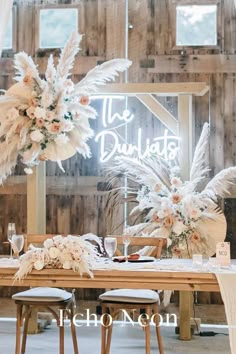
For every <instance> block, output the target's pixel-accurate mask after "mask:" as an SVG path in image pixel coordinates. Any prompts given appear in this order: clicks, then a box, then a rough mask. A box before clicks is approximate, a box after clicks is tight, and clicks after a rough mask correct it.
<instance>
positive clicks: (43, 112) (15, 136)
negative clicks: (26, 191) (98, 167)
mask: <svg viewBox="0 0 236 354" xmlns="http://www.w3.org/2000/svg"><path fill="white" fill-rule="evenodd" d="M81 38H82V36H81V35H79V34H78V33H76V32H74V33H72V35H71V37H70V39H69V40H68V42H67V44H66V46H65V48H64V49H63V50H62V51H61V55H60V58H59V61H58V64H57V67H55V66H54V60H53V57H52V56H50V57H49V60H48V65H47V69H46V72H45V77H44V78H41V77H40V75H39V72H38V69H37V66H36V65H35V64H34V62H33V60H32V58H31V57H30V56H28V55H27V54H26V53H24V52H21V53H18V54H16V55H15V68H16V72H17V74H16V80H17V81H18V83H16V84H14V85H13V86H12V87H10V89H9V90H7V91H6V92H5V95H3V96H0V121H1V126H0V151H1V160H0V182H1V181H3V180H4V179H5V178H6V177H7V176H8V175H9V174H10V173H11V172H12V170H13V169H14V167H15V165H16V163H17V158H18V156H20V159H21V161H22V162H23V163H24V164H25V165H26V169H25V171H26V173H31V172H32V171H31V170H30V169H29V167H30V166H33V165H35V164H38V163H39V161H40V160H51V161H56V162H58V164H59V166H60V167H61V168H62V165H61V161H62V160H65V159H68V158H70V157H71V156H73V155H74V154H75V153H76V152H78V153H80V154H82V155H83V156H84V157H89V156H90V150H89V147H88V145H87V140H88V139H89V138H90V137H91V136H92V135H93V130H92V129H91V128H90V124H89V118H92V119H94V118H95V117H96V111H95V110H94V109H93V108H92V107H91V106H90V98H89V95H90V94H92V93H93V92H95V91H96V88H97V85H101V84H105V83H106V81H110V80H112V79H114V78H115V76H116V75H118V72H119V71H120V72H122V71H124V70H126V69H127V68H128V67H129V66H130V64H131V62H130V61H129V60H126V59H113V60H110V61H108V62H105V63H103V64H102V65H99V66H97V67H95V68H94V69H92V70H90V71H89V72H88V73H87V75H86V76H85V77H84V78H83V79H82V80H81V81H80V82H79V83H76V84H74V83H73V82H72V80H71V79H69V75H70V70H71V68H72V66H73V62H74V59H75V55H76V54H77V53H78V51H79V43H80V41H81ZM62 169H63V168H62Z"/></svg>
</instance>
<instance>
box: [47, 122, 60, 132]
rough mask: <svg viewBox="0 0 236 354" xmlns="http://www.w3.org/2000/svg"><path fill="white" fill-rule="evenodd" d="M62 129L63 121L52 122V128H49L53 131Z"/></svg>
mask: <svg viewBox="0 0 236 354" xmlns="http://www.w3.org/2000/svg"><path fill="white" fill-rule="evenodd" d="M61 129H62V123H60V122H54V123H52V124H50V128H49V130H50V131H51V132H52V133H59V132H60V131H61Z"/></svg>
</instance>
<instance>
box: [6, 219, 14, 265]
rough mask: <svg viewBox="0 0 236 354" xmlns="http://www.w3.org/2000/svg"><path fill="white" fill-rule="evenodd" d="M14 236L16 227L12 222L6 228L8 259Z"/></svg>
mask: <svg viewBox="0 0 236 354" xmlns="http://www.w3.org/2000/svg"><path fill="white" fill-rule="evenodd" d="M15 234H16V225H15V223H14V222H9V223H8V226H7V239H8V241H9V242H10V250H11V253H10V257H11V258H12V236H13V235H15Z"/></svg>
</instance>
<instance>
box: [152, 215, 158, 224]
mask: <svg viewBox="0 0 236 354" xmlns="http://www.w3.org/2000/svg"><path fill="white" fill-rule="evenodd" d="M152 221H153V222H160V218H159V216H158V215H157V214H156V213H155V214H153V215H152Z"/></svg>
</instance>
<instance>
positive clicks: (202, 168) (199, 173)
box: [190, 123, 209, 184]
mask: <svg viewBox="0 0 236 354" xmlns="http://www.w3.org/2000/svg"><path fill="white" fill-rule="evenodd" d="M208 148H209V124H208V123H205V124H204V125H203V128H202V133H201V136H200V138H199V141H198V143H197V146H196V148H195V153H194V157H193V162H192V166H191V170H190V181H191V182H193V183H194V184H197V183H198V182H199V181H200V180H201V179H203V178H205V177H206V173H207V172H208V171H209V166H208Z"/></svg>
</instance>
